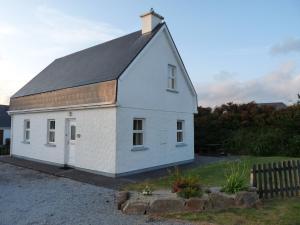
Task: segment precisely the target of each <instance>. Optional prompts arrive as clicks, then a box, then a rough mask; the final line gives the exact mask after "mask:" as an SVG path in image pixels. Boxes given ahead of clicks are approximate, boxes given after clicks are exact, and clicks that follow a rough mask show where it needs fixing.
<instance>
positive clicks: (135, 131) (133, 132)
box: [132, 118, 145, 148]
mask: <svg viewBox="0 0 300 225" xmlns="http://www.w3.org/2000/svg"><path fill="white" fill-rule="evenodd" d="M135 120H140V121H142V129H141V130H134V121H135ZM134 134H142V143H143V144H142V145H135V144H134V142H133V137H134ZM144 145H145V118H133V120H132V146H133V148H139V147H144Z"/></svg>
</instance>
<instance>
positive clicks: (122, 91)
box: [117, 31, 197, 173]
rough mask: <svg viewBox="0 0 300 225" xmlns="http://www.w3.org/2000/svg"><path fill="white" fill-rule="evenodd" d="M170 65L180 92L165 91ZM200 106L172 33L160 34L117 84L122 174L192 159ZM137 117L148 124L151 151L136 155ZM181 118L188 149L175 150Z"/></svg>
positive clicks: (119, 154) (119, 164)
mask: <svg viewBox="0 0 300 225" xmlns="http://www.w3.org/2000/svg"><path fill="white" fill-rule="evenodd" d="M168 64H172V65H175V66H176V68H177V91H178V93H173V92H169V91H167V90H166V89H167V88H168ZM196 103H197V101H196V96H195V95H194V94H193V91H192V90H191V89H190V87H189V86H188V82H187V79H186V77H185V75H184V71H183V68H182V67H181V66H180V63H179V61H178V59H177V58H176V57H175V55H174V52H173V50H172V48H171V42H170V41H169V40H168V39H167V33H166V31H161V32H160V33H158V34H157V35H156V36H155V37H154V38H153V40H152V41H151V42H150V43H149V44H148V46H146V48H145V49H144V50H143V51H142V54H140V55H139V56H138V57H137V59H136V60H135V61H134V62H133V64H132V65H131V66H130V67H129V68H128V69H127V70H126V72H125V73H124V74H123V75H122V76H121V77H120V79H119V81H118V105H119V107H118V109H117V172H118V173H124V172H129V171H133V170H139V169H145V168H147V167H154V166H160V165H164V164H169V163H174V162H179V161H185V160H191V159H193V158H194V124H193V116H194V115H193V113H194V112H195V109H196V107H197V105H196ZM135 117H137V118H145V121H146V124H145V135H146V136H145V147H147V148H148V149H147V150H144V151H131V149H132V147H133V146H132V126H133V125H132V123H133V122H132V120H133V118H135ZM177 120H185V141H184V142H185V144H186V146H184V147H182V146H181V147H176V122H177ZM164 139H166V141H164Z"/></svg>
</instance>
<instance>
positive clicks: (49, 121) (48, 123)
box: [47, 119, 56, 144]
mask: <svg viewBox="0 0 300 225" xmlns="http://www.w3.org/2000/svg"><path fill="white" fill-rule="evenodd" d="M52 121H54V124H55V128H54V129H50V123H51V122H52ZM55 129H56V121H55V119H48V120H47V143H48V144H55V140H56V138H55ZM50 132H54V142H52V141H50Z"/></svg>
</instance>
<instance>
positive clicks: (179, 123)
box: [177, 121, 182, 130]
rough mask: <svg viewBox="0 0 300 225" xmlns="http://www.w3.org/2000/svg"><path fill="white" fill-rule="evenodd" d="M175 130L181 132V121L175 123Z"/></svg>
mask: <svg viewBox="0 0 300 225" xmlns="http://www.w3.org/2000/svg"><path fill="white" fill-rule="evenodd" d="M177 130H182V121H177Z"/></svg>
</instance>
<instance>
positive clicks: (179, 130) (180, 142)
mask: <svg viewBox="0 0 300 225" xmlns="http://www.w3.org/2000/svg"><path fill="white" fill-rule="evenodd" d="M178 122H180V123H181V129H178V125H177V123H178ZM178 133H182V141H178V139H177V136H178ZM184 136H185V134H184V120H177V121H176V143H177V144H182V143H184Z"/></svg>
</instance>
